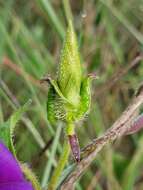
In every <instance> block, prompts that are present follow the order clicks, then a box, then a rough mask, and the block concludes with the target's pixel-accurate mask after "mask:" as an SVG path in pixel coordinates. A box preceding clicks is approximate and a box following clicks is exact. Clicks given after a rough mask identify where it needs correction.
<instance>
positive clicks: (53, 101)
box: [43, 22, 94, 161]
mask: <svg viewBox="0 0 143 190" xmlns="http://www.w3.org/2000/svg"><path fill="white" fill-rule="evenodd" d="M93 78H94V76H93V75H88V77H84V78H83V77H82V70H81V65H80V57H79V53H78V46H77V41H76V36H75V33H74V29H73V26H72V23H71V22H69V27H68V30H67V34H66V38H65V41H64V46H63V50H62V53H61V58H60V65H59V70H58V77H57V80H53V79H51V78H50V77H48V78H46V79H43V80H46V81H48V82H49V84H50V87H49V92H48V102H47V114H48V120H49V121H50V122H51V123H52V124H53V123H55V121H56V120H64V121H65V122H66V123H67V127H66V134H67V136H68V137H69V142H70V145H71V149H72V152H73V155H74V157H75V159H76V160H77V161H79V160H80V152H79V150H80V149H79V145H78V139H77V136H76V135H75V131H74V126H75V122H76V121H78V120H81V119H83V118H84V116H85V115H86V114H87V113H88V112H89V108H90V104H91V90H90V85H91V81H92V79H93Z"/></svg>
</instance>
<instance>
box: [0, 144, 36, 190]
mask: <svg viewBox="0 0 143 190" xmlns="http://www.w3.org/2000/svg"><path fill="white" fill-rule="evenodd" d="M0 190H33V187H32V185H31V183H30V182H28V181H26V180H25V178H24V176H23V173H22V171H21V168H20V166H19V164H18V161H17V160H16V159H15V158H14V156H13V155H12V154H11V152H10V151H9V150H8V149H7V147H6V146H5V145H4V144H3V142H2V141H0Z"/></svg>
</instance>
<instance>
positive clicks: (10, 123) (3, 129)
mask: <svg viewBox="0 0 143 190" xmlns="http://www.w3.org/2000/svg"><path fill="white" fill-rule="evenodd" d="M31 102H32V101H31V100H29V101H28V102H27V103H25V104H24V105H23V106H22V107H20V108H19V109H18V110H17V111H16V112H15V113H13V114H12V116H10V118H9V119H8V120H7V121H6V122H3V123H2V124H1V125H0V139H1V140H3V142H4V143H5V145H6V146H7V147H8V148H9V149H10V150H11V151H12V152H13V154H14V155H15V156H16V154H15V149H14V145H13V140H12V138H13V135H14V129H15V126H16V124H17V122H18V121H19V120H20V119H21V117H22V115H23V113H24V112H26V110H27V109H28V107H29V105H30V104H31Z"/></svg>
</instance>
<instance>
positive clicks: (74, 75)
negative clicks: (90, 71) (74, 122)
mask: <svg viewBox="0 0 143 190" xmlns="http://www.w3.org/2000/svg"><path fill="white" fill-rule="evenodd" d="M58 85H59V88H60V90H61V92H62V93H63V95H64V96H65V97H66V98H67V99H68V100H69V101H70V102H71V103H72V104H73V105H74V106H75V107H77V106H78V104H79V101H80V97H79V93H80V86H81V65H80V57H79V53H78V46H77V40H76V36H75V32H74V29H73V26H72V23H71V22H69V27H68V30H67V33H66V38H65V41H64V45H63V50H62V52H61V58H60V67H59V71H58Z"/></svg>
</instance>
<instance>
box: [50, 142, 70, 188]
mask: <svg viewBox="0 0 143 190" xmlns="http://www.w3.org/2000/svg"><path fill="white" fill-rule="evenodd" d="M69 154H70V145H69V143H68V142H67V139H65V142H64V146H63V151H62V155H61V157H60V160H59V163H58V165H57V168H56V169H55V171H54V174H53V176H52V178H51V181H50V183H49V186H48V190H55V189H56V187H57V184H58V180H59V177H60V176H61V174H62V171H63V169H64V167H65V165H66V164H67V161H68V157H69Z"/></svg>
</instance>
